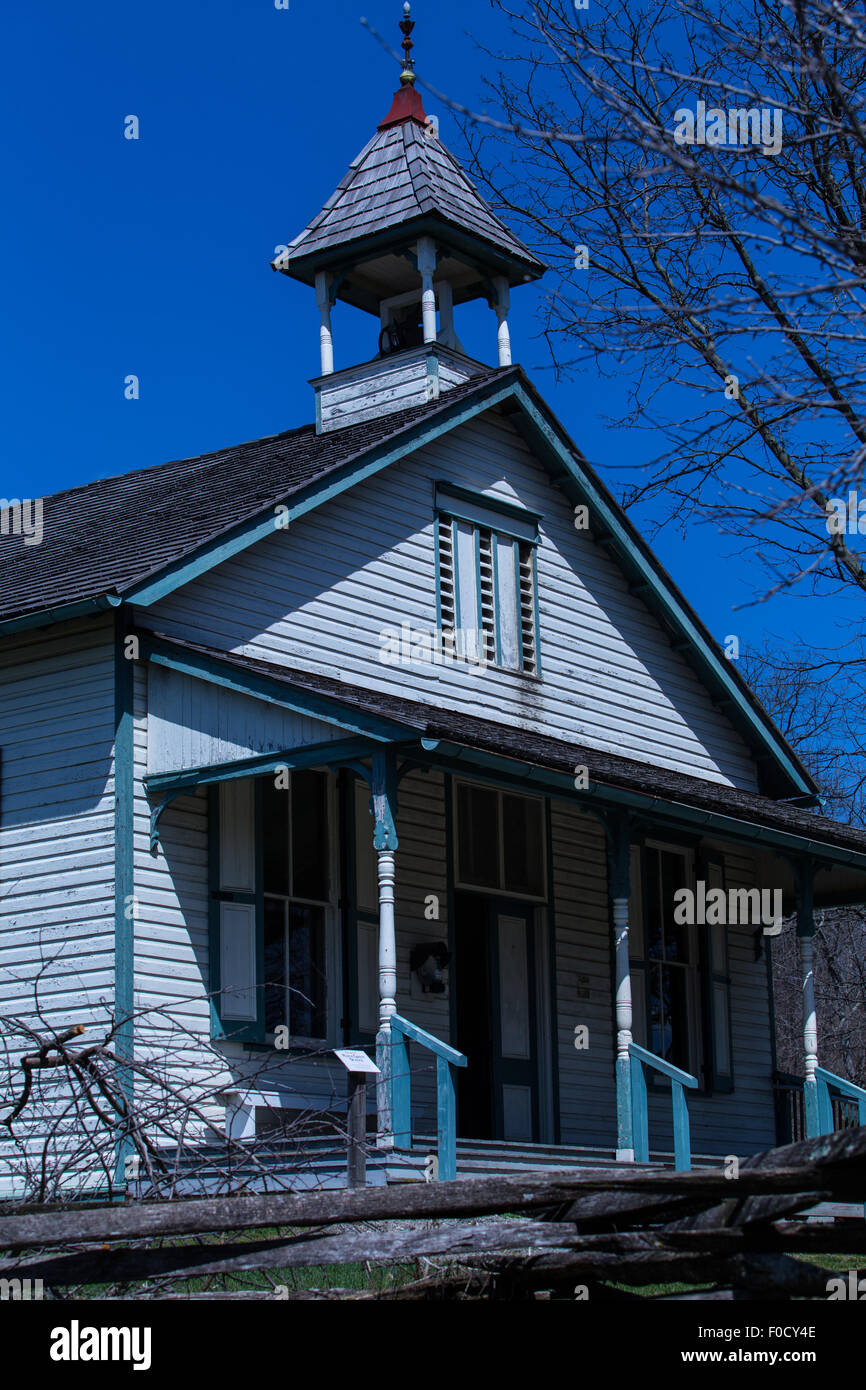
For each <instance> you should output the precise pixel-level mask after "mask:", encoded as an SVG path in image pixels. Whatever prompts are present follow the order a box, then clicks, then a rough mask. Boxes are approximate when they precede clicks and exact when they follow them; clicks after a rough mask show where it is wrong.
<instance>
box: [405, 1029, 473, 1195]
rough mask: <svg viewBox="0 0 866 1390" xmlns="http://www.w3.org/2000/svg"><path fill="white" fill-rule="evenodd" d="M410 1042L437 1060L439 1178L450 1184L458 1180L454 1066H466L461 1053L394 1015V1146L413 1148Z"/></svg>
mask: <svg viewBox="0 0 866 1390" xmlns="http://www.w3.org/2000/svg"><path fill="white" fill-rule="evenodd" d="M407 1042H414V1043H418V1044H419V1046H420V1047H426V1048H427V1051H428V1052H432V1053H433V1055H434V1056H435V1058H436V1137H437V1152H438V1155H439V1179H440V1181H441V1182H446V1181H450V1180H451V1179H452V1178H456V1177H457V1096H456V1093H455V1090H454V1070H453V1069H454V1067H465V1066H466V1058H465V1057H464V1055H463V1053H462V1052H458V1051H457V1050H456V1049H455V1048H453V1047H449V1046H448V1044H447V1043H444V1042H440V1041H439V1039H438V1038H434V1036H433V1034H432V1033H427V1032H425V1030H424V1029H423V1028H419V1027H418V1025H417V1024H416V1023H410V1022H409V1020H408V1019H406V1018H401V1017H400V1015H399V1014H392V1015H391V1129H392V1131H393V1134H394V1147H395V1148H397V1149H411V1147H412V1095H411V1077H410V1074H409V1049H408V1048H407V1046H406V1043H407Z"/></svg>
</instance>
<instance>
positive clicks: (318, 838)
mask: <svg viewBox="0 0 866 1390" xmlns="http://www.w3.org/2000/svg"><path fill="white" fill-rule="evenodd" d="M291 781H292V896H293V897H295V898H316V899H318V900H319V901H323V900H327V897H328V857H329V856H328V807H327V774H326V773H324V772H293V773H292V777H291Z"/></svg>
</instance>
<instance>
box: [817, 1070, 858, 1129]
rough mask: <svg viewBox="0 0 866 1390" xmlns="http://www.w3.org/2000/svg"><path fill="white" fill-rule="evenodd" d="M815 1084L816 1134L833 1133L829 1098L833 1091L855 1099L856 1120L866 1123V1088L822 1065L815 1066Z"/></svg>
mask: <svg viewBox="0 0 866 1390" xmlns="http://www.w3.org/2000/svg"><path fill="white" fill-rule="evenodd" d="M815 1084H816V1087H817V1097H816V1098H817V1107H816V1108H817V1120H818V1126H819V1128H818V1134H832V1133H833V1129H834V1125H833V1102H832V1098H831V1092H833V1091H836V1092H837V1093H838V1094H840V1095H843V1096H846V1097H848V1098H849V1099H850V1100H856V1102H857V1118H858V1121H859V1123H860V1124H861V1125H866V1090H864V1089H863V1087H862V1086H855V1085H854V1083H853V1081H846V1080H845V1079H844V1077H841V1076H836V1074H835V1072H832V1071H827V1070H826V1068H824V1067H816V1068H815ZM809 1137H811V1136H809Z"/></svg>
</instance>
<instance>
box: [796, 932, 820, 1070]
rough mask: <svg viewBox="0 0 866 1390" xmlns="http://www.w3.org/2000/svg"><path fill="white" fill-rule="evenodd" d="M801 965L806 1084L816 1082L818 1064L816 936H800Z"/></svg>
mask: <svg viewBox="0 0 866 1390" xmlns="http://www.w3.org/2000/svg"><path fill="white" fill-rule="evenodd" d="M800 967H801V974H802V979H803V1053H804V1056H805V1075H806V1085H807V1086H808V1085H809V1083H810V1082H811V1083H812V1085H814V1084H815V1068H816V1067H817V1065H818V1015H817V1012H816V1009H815V938H814V937H812V936H801V937H800Z"/></svg>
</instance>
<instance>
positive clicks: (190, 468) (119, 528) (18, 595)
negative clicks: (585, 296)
mask: <svg viewBox="0 0 866 1390" xmlns="http://www.w3.org/2000/svg"><path fill="white" fill-rule="evenodd" d="M509 370H512V371H513V370H514V369H508V368H505V369H492V368H490V369H487V370H481V371H480V372H478V373H476V375H474V376H473V377H472V379H471V381H469V382H467V383H466V384H465V385H464V386H458V387H455V388H453V389H452V390H450V391H448V392H447V393H445V395H443V397H442V398H441V401H440V402H435V403H432V404H430V405H420V406H410V407H408V408H407V409H405V410H401V411H397V412H395V413H394V414H392V415H388V416H385V417H383V418H382V419H381V420H367V421H364V422H362V423H361V424H358V425H352V426H349V427H348V428H346V429H342V430H333V431H330V432H329V433H327V434H316V431H315V426H314V425H303V426H301V428H299V429H293V430H287V431H285V432H284V433H283V434H275V435H271V436H269V437H267V438H265V439H254V440H251V441H249V442H248V443H244V444H236V445H234V446H232V447H231V448H228V449H218V450H217V451H216V452H215V453H210V454H202V455H200V456H199V457H197V458H189V459H179V460H175V461H173V462H171V463H163V464H159V465H157V466H155V467H152V468H143V469H138V470H136V471H135V472H133V473H124V474H120V475H118V476H117V477H113V478H103V479H100V480H99V481H97V482H93V483H88V484H86V485H85V486H84V487H77V488H72V489H70V490H69V491H67V492H58V493H54V494H53V496H50V497H46V498H44V499H43V529H44V535H43V539H42V542H41V544H39V545H27V544H25V543H24V540H23V539H22V537H21V536H15V535H2V534H0V620H11V619H14V618H18V617H23V616H24V615H26V614H29V613H39V612H41V611H44V610H46V609H49V608H60V607H63V606H65V605H68V604H74V603H77V602H82V601H84V600H87V599H91V598H94V597H96V596H98V595H102V594H107V593H114V594H121V595H122V594H123V593H124V592H125V591H127V590H129V589H130V588H132V587H133V586H134V585H136V584H138V583H140V582H141V581H142V580H144V579H146V578H147V577H148V576H149V575H151V574H154V573H157V572H158V571H160V570H162V569H163V568H165V566H167V565H170V564H172V563H173V562H174V561H175V560H177V559H178V558H179V557H181V556H183V555H187V554H189V553H191V552H194V551H196V550H197V549H198V548H200V547H201V546H203V545H205V544H206V543H209V542H212V541H213V539H214V537H217V536H219V535H220V534H221V533H222V532H227V531H230V530H232V529H233V528H235V527H236V526H238V525H239V524H241V523H243V522H244V521H245V520H246V519H247V518H249V517H254V516H256V515H258V514H259V513H261V512H262V511H264V510H265V509H266V508H268V507H271V506H275V505H277V504H278V503H279V502H281V501H282V500H283V499H284V498H286V497H290V496H292V495H293V494H295V493H297V492H299V491H300V490H301V489H302V488H304V487H306V486H307V484H309V483H311V482H314V481H315V480H316V479H317V478H320V477H323V476H324V475H326V474H328V473H331V472H333V471H335V470H337V469H338V468H340V467H342V466H343V465H345V464H347V463H350V462H351V460H352V459H354V458H357V457H358V456H359V455H361V454H364V453H366V452H367V451H368V450H369V449H371V448H373V447H374V446H375V445H377V444H380V443H382V442H383V441H385V440H387V439H389V438H390V437H392V436H395V437H396V436H399V435H400V434H402V433H403V432H405V431H407V430H409V429H410V428H411V427H412V426H413V425H414V424H416V423H417V422H418V421H419V420H421V419H423V418H424V417H426V416H428V415H431V414H435V413H436V411H437V409H439V408H443V407H445V406H449V405H451V404H452V403H453V402H455V401H457V400H459V399H460V398H461V397H463V396H468V395H470V394H472V393H473V392H475V391H477V390H478V388H479V386H481V385H483V384H484V383H485V382H488V381H490V380H491V379H495V378H497V377H498V376H505V375H506V374H507V372H508V371H509Z"/></svg>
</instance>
